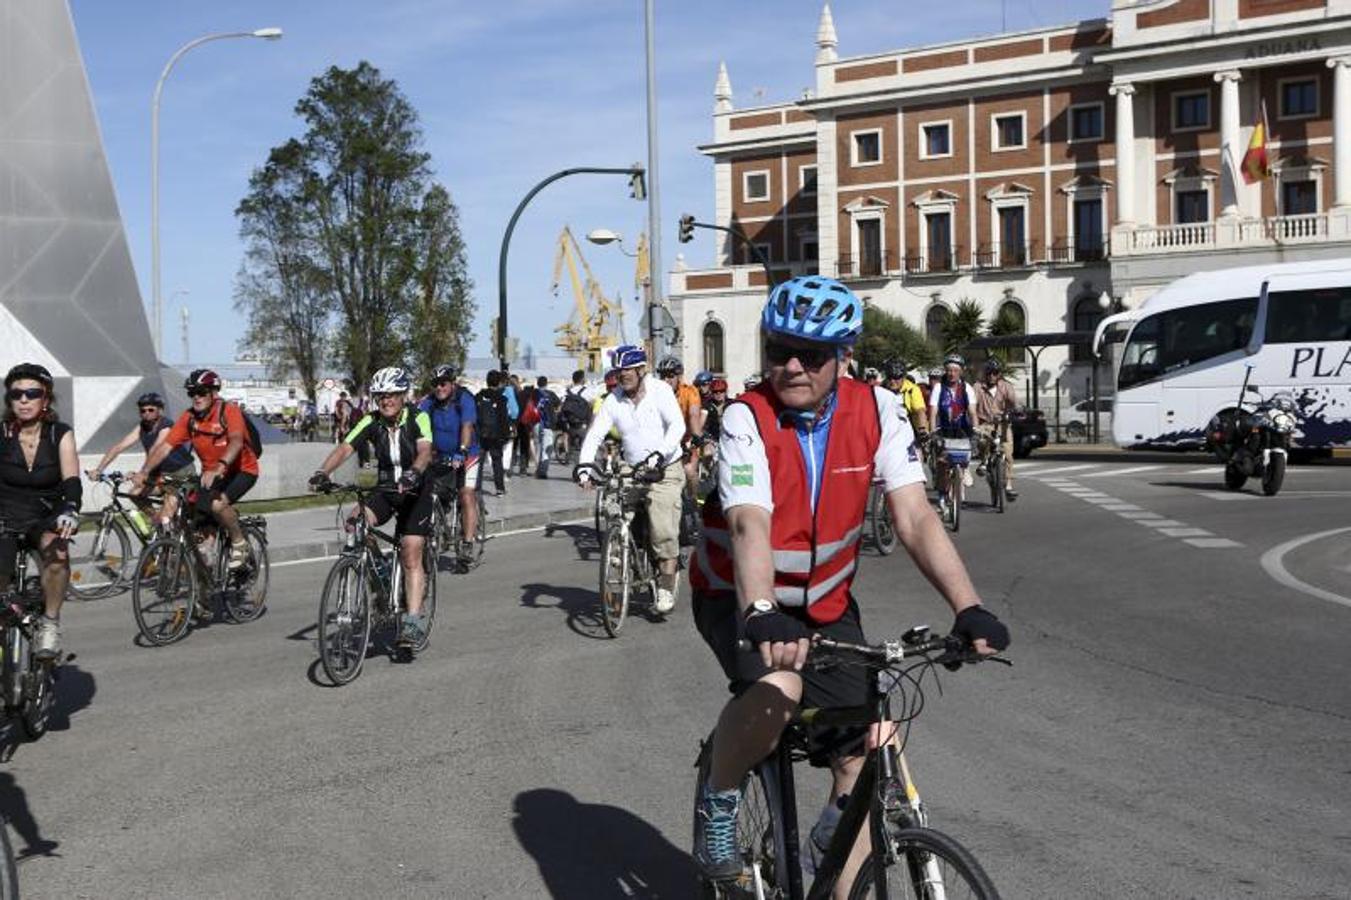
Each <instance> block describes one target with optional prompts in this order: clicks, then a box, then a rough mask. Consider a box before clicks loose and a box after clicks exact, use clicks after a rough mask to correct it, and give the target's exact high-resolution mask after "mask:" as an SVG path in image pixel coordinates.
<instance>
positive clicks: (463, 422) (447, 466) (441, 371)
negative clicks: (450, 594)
mask: <svg viewBox="0 0 1351 900" xmlns="http://www.w3.org/2000/svg"><path fill="white" fill-rule="evenodd" d="M459 374H460V372H459V370H458V369H456V368H455V367H454V366H451V365H444V366H437V367H436V368H435V369H434V370H433V371H432V392H431V393H430V394H428V395H427V396H426V397H425V398H423V400H422V402H421V403H419V404H418V409H419V410H421V411H422V412H425V413H426V414H427V415H428V417H430V418H431V420H432V447H433V449H434V450H435V454H436V455H435V458H434V460H433V462H432V469H431V475H432V490H434V491H435V492H436V496H437V499H439V500H441V501H443V502H444V500H445V498H446V495H447V494H449V493H450V492H451V491H453V490H458V491H459V494H460V511H461V513H460V514H461V516H462V517H463V518H461V519H460V522H461V524H462V525H463V526H464V527H463V528H462V529H461V530H460V535H461V539H460V546H459V547H457V548H456V551H457V553H458V554H459V558H460V562H461V563H467V562H468V561H470V560H472V559H473V553H474V544H473V541H472V540H466V539H465V538H464V536H465V535H473V534H477V533H478V498H477V497H475V496H474V492H475V490H476V487H475V486H476V485H477V484H478V466H479V444H478V429H477V427H475V425H476V423H477V421H478V411H477V407H476V405H475V403H474V395H473V394H471V393H470V392H469V390H468V388H465V387H463V386H461V385H460V384H458V383H457V381H456V379H457V378H458V377H459Z"/></svg>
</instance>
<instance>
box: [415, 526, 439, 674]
mask: <svg viewBox="0 0 1351 900" xmlns="http://www.w3.org/2000/svg"><path fill="white" fill-rule="evenodd" d="M422 575H423V579H424V586H423V588H422V637H421V638H420V639H419V640H418V641H417V642H416V643H415V644H413V652H414V653H421V652H422V651H423V650H426V649H427V645H428V644H430V643H431V641H432V625H434V624H435V623H436V556H435V554H433V553H432V549H431V546H430V545H428V546H427V547H426V549H424V550H423V551H422Z"/></svg>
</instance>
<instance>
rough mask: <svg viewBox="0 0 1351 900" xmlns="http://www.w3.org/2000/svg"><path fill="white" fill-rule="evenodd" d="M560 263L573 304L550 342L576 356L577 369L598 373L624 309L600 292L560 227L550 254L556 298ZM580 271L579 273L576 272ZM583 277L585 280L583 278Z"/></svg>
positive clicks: (572, 241) (572, 239)
mask: <svg viewBox="0 0 1351 900" xmlns="http://www.w3.org/2000/svg"><path fill="white" fill-rule="evenodd" d="M564 264H566V265H567V267H568V278H569V280H570V281H571V283H572V296H573V299H574V300H575V302H576V304H577V309H576V310H575V311H574V313H573V315H572V317H571V318H569V319H568V321H566V322H564V323H563V324H562V325H559V326H558V327H557V328H555V329H554V332H555V333H556V334H557V335H558V338H557V340H555V341H554V343H555V344H556V345H557V346H558V347H559V348H561V349H563V350H566V351H567V352H568V353H571V354H572V355H574V356H576V357H577V364H578V366H579V367H581V368H583V369H585V370H586V371H587V372H593V373H594V372H602V371H604V364H603V363H602V361H601V359H602V354H603V353H604V351H605V350H606V349H607V348H610V347H613V346H615V345H616V344H618V343H619V342H620V340H619V335H620V332H621V331H622V327H623V318H624V307H623V303H622V301H611V300H610V299H609V298H607V297H606V296H605V295H604V294H603V293H602V292H601V289H600V284H599V282H597V281H596V277H595V276H594V275H593V274H591V267H590V266H589V265H587V262H586V258H585V257H584V256H582V248H581V247H580V246H578V244H577V239H576V238H575V237H573V235H572V229H571V228H568V227H567V226H564V227H563V232H562V233H561V234H560V235H559V236H558V251H557V252H556V253H555V254H554V277H553V292H554V296H558V284H559V281H560V279H561V278H562V275H563V266H564ZM579 268H580V272H579V271H578V270H579ZM583 274H584V275H585V279H583V277H582V276H583Z"/></svg>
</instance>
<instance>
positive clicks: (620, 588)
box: [600, 524, 633, 637]
mask: <svg viewBox="0 0 1351 900" xmlns="http://www.w3.org/2000/svg"><path fill="white" fill-rule="evenodd" d="M628 549H629V548H628V541H627V540H626V539H625V536H624V529H623V528H622V527H621V526H620V525H618V524H615V525H612V526H611V527H610V530H609V531H607V532H606V533H605V539H604V540H603V541H601V545H600V614H601V621H602V623H603V624H604V625H605V631H606V633H607V634H609V635H610V637H619V632H620V629H622V628H623V627H624V620H625V619H626V618H627V617H628V614H629V594H630V593H631V592H632V590H633V571H632V568H631V567H632V560H630V559H629V552H628Z"/></svg>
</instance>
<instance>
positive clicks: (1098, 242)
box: [1046, 238, 1107, 265]
mask: <svg viewBox="0 0 1351 900" xmlns="http://www.w3.org/2000/svg"><path fill="white" fill-rule="evenodd" d="M1106 258H1107V244H1106V243H1105V242H1104V241H1103V239H1102V238H1097V239H1094V240H1074V241H1056V242H1055V243H1054V244H1052V245H1051V251H1050V252H1049V253H1048V254H1047V255H1046V261H1047V262H1049V263H1051V264H1052V265H1055V264H1068V263H1090V262H1102V261H1103V260H1104V259H1106Z"/></svg>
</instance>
